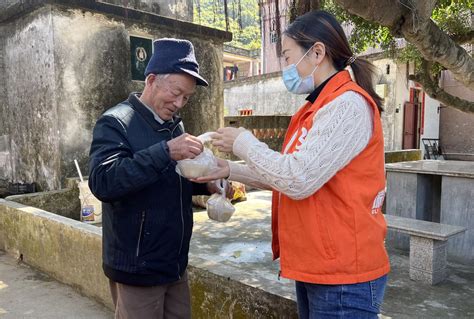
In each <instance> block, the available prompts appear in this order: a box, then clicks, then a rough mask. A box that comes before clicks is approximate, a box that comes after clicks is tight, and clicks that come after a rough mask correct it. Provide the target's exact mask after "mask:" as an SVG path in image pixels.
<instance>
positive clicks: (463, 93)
mask: <svg viewBox="0 0 474 319" xmlns="http://www.w3.org/2000/svg"><path fill="white" fill-rule="evenodd" d="M441 85H442V87H443V88H444V89H445V90H446V91H447V92H448V93H450V94H452V95H455V96H458V97H460V98H464V99H466V100H469V101H474V92H473V91H472V90H469V89H467V88H466V87H464V86H463V85H461V84H460V83H459V82H457V81H456V80H455V79H454V78H453V76H452V75H451V74H450V73H449V72H443V76H442V80H441ZM440 119H441V125H440V128H439V136H440V144H441V147H442V148H443V152H445V153H447V156H446V157H447V158H448V159H453V160H455V159H457V160H469V161H472V160H474V139H473V136H474V114H470V113H465V112H461V111H459V110H456V109H454V108H450V107H442V108H441V114H440Z"/></svg>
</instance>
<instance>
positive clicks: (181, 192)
mask: <svg viewBox="0 0 474 319" xmlns="http://www.w3.org/2000/svg"><path fill="white" fill-rule="evenodd" d="M178 126H179V123H178V125H176V126H175V127H174V128H173V130H172V131H171V130H170V129H167V128H165V129H161V130H158V131H159V132H160V131H168V132H170V135H171V138H173V133H174V131H175V130H176V129H177V128H178ZM178 176H179V175H178ZM179 203H180V208H181V242H180V243H179V250H178V278H179V279H181V275H180V273H181V269H180V268H181V267H180V266H179V255H180V254H181V250H182V248H183V241H184V215H183V182H182V180H181V176H179Z"/></svg>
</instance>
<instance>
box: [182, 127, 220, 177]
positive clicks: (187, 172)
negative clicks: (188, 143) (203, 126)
mask: <svg viewBox="0 0 474 319" xmlns="http://www.w3.org/2000/svg"><path fill="white" fill-rule="evenodd" d="M212 133H213V132H207V133H204V134H202V135H199V136H198V137H197V138H198V139H199V140H200V141H201V142H202V143H206V142H208V141H210V139H211V134H212ZM217 167H218V166H217V159H216V157H215V156H214V154H213V153H212V151H211V150H210V149H208V148H204V150H203V152H202V153H201V154H199V155H198V156H196V157H195V158H193V159H184V160H181V161H178V164H177V165H176V172H177V173H178V174H179V175H181V176H183V177H186V178H197V177H202V176H206V175H209V173H210V172H211V171H213V170H214V169H216V168H217Z"/></svg>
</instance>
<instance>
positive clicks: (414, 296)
mask: <svg viewBox="0 0 474 319" xmlns="http://www.w3.org/2000/svg"><path fill="white" fill-rule="evenodd" d="M248 198H249V200H248V201H246V202H242V203H238V204H236V208H237V211H236V213H235V214H234V216H233V217H232V219H231V220H230V221H229V222H227V223H217V222H214V221H212V220H209V219H208V218H207V214H206V212H200V213H196V214H195V230H194V235H193V240H192V247H191V256H190V263H192V264H195V265H198V266H199V267H203V268H206V267H207V268H209V270H211V271H213V272H215V273H217V274H221V275H225V276H229V277H233V278H237V279H238V280H241V281H242V282H245V283H246V284H249V285H252V286H255V287H258V288H259V289H263V290H268V291H271V292H273V293H277V294H280V295H283V296H286V297H288V298H291V299H294V288H293V283H292V282H291V281H289V280H285V279H281V280H278V276H277V273H278V268H279V266H278V263H277V262H272V261H271V251H270V213H269V206H270V202H269V199H270V193H268V192H254V193H249V194H248ZM389 255H390V259H391V265H392V272H391V273H390V276H389V282H388V287H387V291H386V295H385V303H384V305H383V318H396V319H398V318H401V319H403V318H416V319H418V318H429V319H431V318H440V319H441V318H443V319H444V318H474V265H461V264H456V263H449V265H448V266H449V269H448V271H449V277H448V279H447V280H446V281H445V282H443V283H441V284H439V285H436V286H430V285H426V284H420V283H419V282H414V281H412V280H410V279H409V277H408V255H407V253H405V252H400V251H395V250H389ZM17 318H48V319H50V318H51V319H56V318H58V319H59V318H61V319H63V318H64V319H69V318H71V319H75V318H78V319H79V318H93V319H94V318H113V315H112V313H111V312H110V311H109V310H108V309H106V308H105V307H103V306H102V305H100V304H97V303H96V302H94V301H93V300H90V299H88V298H86V297H84V296H81V295H80V294H79V293H77V292H76V291H74V290H73V289H72V288H70V287H68V286H66V285H63V284H60V283H58V282H56V281H53V280H52V279H51V278H49V277H48V276H46V275H43V274H41V273H39V272H37V271H35V270H33V269H31V268H29V267H28V266H26V265H24V264H17V262H16V261H15V260H14V259H13V258H12V257H10V256H8V255H5V254H4V253H2V252H0V319H17ZM252 319H253V318H252Z"/></svg>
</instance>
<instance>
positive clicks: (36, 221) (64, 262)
mask: <svg viewBox="0 0 474 319" xmlns="http://www.w3.org/2000/svg"><path fill="white" fill-rule="evenodd" d="M101 239H102V230H101V229H100V228H98V227H95V226H92V225H87V224H84V223H81V222H79V221H75V220H72V219H69V218H66V217H63V216H59V215H56V214H52V213H50V212H47V211H43V210H40V209H38V208H35V207H31V206H26V205H23V204H19V203H15V202H12V201H7V200H0V249H2V250H5V251H7V252H9V253H12V254H14V255H16V256H17V257H19V258H21V259H22V260H23V261H24V262H25V263H27V264H29V265H31V266H33V267H34V268H37V269H39V270H40V271H43V272H45V273H47V274H49V275H51V276H52V277H53V278H55V279H57V280H59V281H61V282H63V283H66V284H68V285H71V286H73V287H75V288H77V289H78V290H79V291H81V292H82V293H83V294H85V295H87V296H89V297H91V298H93V299H96V300H98V301H100V302H101V303H103V304H105V305H107V306H109V307H111V306H112V301H111V298H110V294H109V290H108V283H107V280H106V278H105V276H104V275H103V273H102V267H101V264H102V262H101V260H102V250H101V247H102V243H101Z"/></svg>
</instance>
